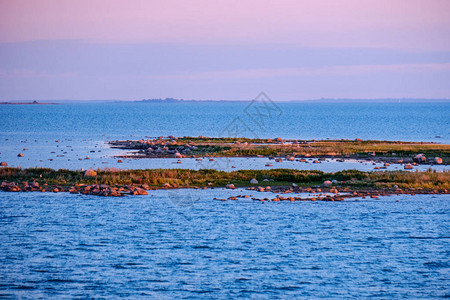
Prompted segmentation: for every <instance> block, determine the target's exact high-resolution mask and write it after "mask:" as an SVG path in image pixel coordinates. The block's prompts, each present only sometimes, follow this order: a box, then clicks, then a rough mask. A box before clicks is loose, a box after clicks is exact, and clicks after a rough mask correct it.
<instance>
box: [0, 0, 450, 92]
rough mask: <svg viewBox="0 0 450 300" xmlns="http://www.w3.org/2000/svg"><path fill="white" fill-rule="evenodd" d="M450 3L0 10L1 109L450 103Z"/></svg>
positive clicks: (146, 3)
mask: <svg viewBox="0 0 450 300" xmlns="http://www.w3.org/2000/svg"><path fill="white" fill-rule="evenodd" d="M449 81H450V0H336V1H331V0H324V1H301V0H297V1H293V0H285V1H277V0H272V1H268V0H239V1H236V0H226V1H225V0H209V1H206V0H204V1H200V0H183V1H181V0H179V1H174V0H164V1H163V0H161V1H152V0H0V100H8V99H61V98H69V99H142V98H159V97H162V98H165V97H176V98H184V99H250V98H251V97H253V96H254V94H257V93H259V92H260V91H266V92H267V93H268V94H270V95H271V96H272V97H273V98H274V99H280V100H291V99H312V98H321V97H332V98H387V97H410V98H450V85H449V84H448V82H449Z"/></svg>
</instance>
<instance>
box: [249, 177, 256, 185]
mask: <svg viewBox="0 0 450 300" xmlns="http://www.w3.org/2000/svg"><path fill="white" fill-rule="evenodd" d="M250 183H251V184H258V180H256V178H252V180H250Z"/></svg>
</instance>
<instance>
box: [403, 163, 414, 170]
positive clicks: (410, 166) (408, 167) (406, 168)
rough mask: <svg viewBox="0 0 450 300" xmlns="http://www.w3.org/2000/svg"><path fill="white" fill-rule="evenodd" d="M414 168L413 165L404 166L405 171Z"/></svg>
mask: <svg viewBox="0 0 450 300" xmlns="http://www.w3.org/2000/svg"><path fill="white" fill-rule="evenodd" d="M412 168H413V166H412V164H406V165H405V166H404V169H405V170H411V169H412Z"/></svg>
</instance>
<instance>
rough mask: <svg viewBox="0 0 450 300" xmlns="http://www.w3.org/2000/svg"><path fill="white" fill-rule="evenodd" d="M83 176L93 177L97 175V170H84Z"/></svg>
mask: <svg viewBox="0 0 450 300" xmlns="http://www.w3.org/2000/svg"><path fill="white" fill-rule="evenodd" d="M84 176H85V177H95V176H97V172H96V171H94V170H92V169H89V170H86V172H84Z"/></svg>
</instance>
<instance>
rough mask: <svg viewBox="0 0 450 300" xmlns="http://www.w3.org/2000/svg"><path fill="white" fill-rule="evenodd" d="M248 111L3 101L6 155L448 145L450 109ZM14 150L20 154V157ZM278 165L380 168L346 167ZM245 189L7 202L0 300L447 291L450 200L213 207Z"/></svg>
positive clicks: (3, 204)
mask: <svg viewBox="0 0 450 300" xmlns="http://www.w3.org/2000/svg"><path fill="white" fill-rule="evenodd" d="M253 108H254V107H250V109H249V107H248V103H183V104H178V105H174V104H132V103H115V104H111V103H110V104H64V105H50V106H44V105H42V106H27V105H24V106H21V105H0V161H6V162H8V163H9V165H10V166H22V167H29V166H47V167H51V168H54V169H59V168H70V169H79V168H88V167H94V168H98V167H116V166H120V167H121V168H148V167H150V168H151V167H155V168H158V167H181V168H185V167H191V168H199V167H201V166H198V163H196V162H194V161H191V160H188V159H186V160H183V162H182V164H181V165H180V164H173V162H174V161H173V160H164V161H161V160H124V163H123V164H120V165H119V164H117V159H115V158H113V157H111V156H112V155H114V154H117V151H116V150H112V149H108V148H107V147H106V145H105V141H108V140H115V139H140V138H145V137H146V136H150V137H153V136H160V135H163V136H167V135H174V136H184V135H190V136H198V135H205V136H247V137H282V138H296V139H326V138H339V139H340V138H348V139H355V138H361V139H381V140H403V141H433V142H440V143H449V142H450V132H449V128H450V126H449V123H450V122H449V121H450V119H449V116H450V103H422V104H420V103H419V104H408V103H392V104H380V103H376V104H375V103H374V104H368V103H361V104H317V103H316V104H314V103H299V104H293V103H283V104H278V106H276V107H273V106H272V107H270V108H271V110H270V111H264V109H261V108H259V109H260V112H262V114H260V115H256V116H255V115H254V114H250V115H249V114H247V113H246V112H251V111H252V109H253ZM436 136H440V138H436ZM57 141H58V142H57ZM24 149H27V150H24ZM20 152H22V153H24V155H25V156H24V157H22V158H18V157H17V154H18V153H20ZM86 156H89V157H90V159H89V160H87V159H84V158H86ZM79 159H81V160H79ZM265 163H266V159H257V158H251V159H247V158H238V159H235V160H233V161H231V162H230V161H225V162H222V161H216V162H214V165H213V166H211V165H210V162H205V161H204V162H203V163H202V164H201V165H202V166H203V165H206V167H215V168H219V169H224V170H231V165H235V166H236V168H233V169H246V168H255V169H261V168H265V167H264V164H265ZM196 164H197V165H196ZM217 164H219V166H215V165H217ZM274 167H285V168H286V167H287V168H298V169H302V168H303V169H312V168H314V169H323V170H326V171H336V170H340V169H346V168H358V169H364V170H366V169H367V170H370V169H372V168H373V167H374V166H373V165H370V164H364V163H361V162H353V161H350V162H346V163H336V162H324V163H322V164H316V165H312V164H305V163H299V162H283V163H281V164H279V165H278V164H274ZM389 168H390V169H396V168H401V166H400V165H393V166H390V167H389ZM444 168H445V167H444ZM244 193H249V192H246V191H233V192H230V191H229V190H228V191H227V190H222V189H213V190H177V191H152V192H150V195H148V196H134V197H124V198H114V199H112V198H102V197H97V196H85V195H71V194H49V193H44V194H42V193H17V194H15V193H4V192H0V268H1V270H2V271H1V272H0V298H99V297H105V298H118V297H128V298H140V297H149V298H157V299H173V298H207V299H210V298H232V297H233V298H237V297H239V298H294V297H295V298H302V297H304V298H319V297H323V298H367V297H379V298H394V299H399V298H430V297H443V296H447V297H450V290H449V288H448V287H449V286H450V282H449V281H450V262H449V259H448V257H449V254H450V247H449V246H450V245H449V241H450V230H449V228H450V220H449V215H450V214H449V213H450V211H449V209H450V202H449V200H450V198H449V196H448V195H416V196H405V195H401V196H390V197H382V198H380V199H377V200H373V199H364V200H363V199H359V200H345V201H343V202H295V203H284V202H283V203H264V204H263V203H259V202H254V201H251V200H244V199H242V200H239V201H225V202H222V201H216V200H213V198H214V197H217V198H228V197H229V196H236V195H237V194H244ZM397 200H399V202H397Z"/></svg>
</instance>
